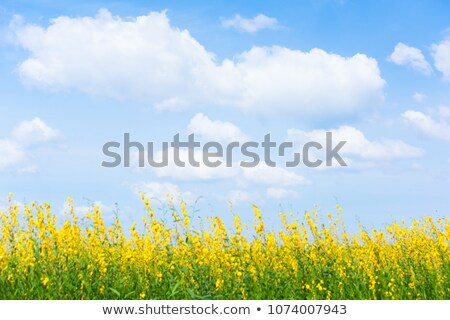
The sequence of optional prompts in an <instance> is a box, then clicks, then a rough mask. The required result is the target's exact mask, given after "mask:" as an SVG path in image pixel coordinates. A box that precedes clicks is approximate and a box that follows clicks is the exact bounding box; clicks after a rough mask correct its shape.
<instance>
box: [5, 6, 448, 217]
mask: <svg viewBox="0 0 450 320" xmlns="http://www.w3.org/2000/svg"><path fill="white" fill-rule="evenodd" d="M449 12H450V3H448V1H396V2H395V3H394V2H392V1H377V2H375V1H373V2H362V1H351V0H347V1H346V0H342V1H337V0H336V1H333V0H311V1H302V2H299V1H285V2H283V3H282V4H281V3H280V2H279V1H265V2H264V3H261V1H245V3H244V2H243V1H240V2H238V1H216V2H214V4H212V3H211V2H207V1H190V2H189V4H187V3H186V2H181V1H179V2H173V1H164V2H160V1H152V2H151V4H150V3H149V2H148V1H126V2H125V1H122V2H121V1H101V2H100V1H98V2H96V1H89V2H87V1H65V2H64V3H61V2H58V1H53V2H51V1H5V0H3V1H0V95H1V102H0V110H1V120H0V121H1V126H0V179H1V180H0V181H1V183H0V195H1V198H0V207H1V206H4V205H5V202H6V197H7V195H8V194H9V192H14V193H15V200H16V201H18V202H21V203H27V202H30V201H32V200H37V201H39V202H45V201H48V202H50V203H51V204H52V205H53V206H54V208H55V210H56V211H57V212H63V211H64V203H65V199H66V198H67V196H71V197H73V198H74V199H75V201H76V204H77V206H79V208H78V209H79V210H82V209H85V208H87V207H88V206H89V205H90V204H92V203H97V204H99V205H100V206H101V207H102V208H103V209H104V210H105V211H106V212H107V214H109V215H111V212H112V211H113V210H114V209H115V208H116V207H118V208H119V210H120V214H121V216H122V218H123V219H124V220H129V221H131V220H133V219H135V218H136V217H139V216H140V215H141V212H142V209H143V206H142V205H141V203H140V196H139V195H140V193H142V192H145V193H147V194H148V195H149V196H151V197H154V198H155V199H159V200H161V201H164V199H165V195H166V194H167V193H171V194H173V195H174V196H176V197H182V198H184V199H186V200H187V201H188V202H189V203H191V204H192V206H194V204H195V209H196V210H197V209H198V211H197V212H196V214H198V215H216V214H217V215H221V216H223V217H224V219H227V217H229V215H230V213H229V209H228V201H230V200H231V201H233V203H234V206H235V211H237V212H239V213H240V214H241V215H243V216H244V217H248V218H249V219H250V216H251V210H250V209H251V204H252V203H256V204H259V205H260V206H261V207H262V208H263V212H265V213H266V217H267V218H268V219H269V220H273V221H276V220H277V212H278V211H279V210H280V209H282V210H285V211H290V210H293V211H299V212H303V211H304V210H310V209H312V208H314V207H315V206H319V207H320V210H322V211H324V212H326V211H329V210H333V209H334V205H335V203H336V202H338V203H339V204H340V205H341V206H342V207H343V208H344V212H345V214H346V216H347V219H348V220H349V221H350V223H353V222H355V223H356V222H357V221H362V222H364V223H366V224H368V225H373V226H378V225H382V224H383V223H387V222H390V221H392V220H399V219H402V218H410V217H419V216H421V215H422V214H425V213H427V214H432V215H441V216H442V215H448V212H449V211H448V210H449V204H450V203H449V200H448V191H447V190H448V189H449V187H450V181H449V178H450V29H449V28H450V19H449V16H448V13H449ZM327 131H331V132H332V133H333V138H335V139H336V140H346V141H347V144H346V145H345V146H344V147H343V148H342V156H343V158H344V159H345V160H346V162H347V163H348V166H347V167H337V166H334V167H331V168H326V167H319V168H306V167H305V166H304V165H299V166H298V167H295V168H286V167H285V166H283V165H279V166H277V167H275V168H272V167H269V166H266V165H259V166H257V167H255V168H248V169H244V168H240V167H238V166H233V167H231V168H227V167H223V166H222V167H219V168H207V167H205V166H200V167H199V168H192V167H189V166H187V167H186V168H179V167H175V166H173V165H170V166H168V167H166V168H160V169H155V168H151V167H147V168H136V167H133V166H132V167H131V168H123V167H118V168H104V167H102V166H101V163H102V161H105V160H108V158H106V157H105V156H104V155H103V154H102V147H103V145H104V144H105V143H106V142H108V141H118V142H120V141H122V140H123V134H124V133H130V135H131V137H132V139H133V140H136V141H139V142H141V143H143V144H145V143H147V142H154V143H155V153H156V154H157V155H158V154H159V155H160V154H161V148H162V142H163V141H171V140H172V139H173V136H174V135H175V134H177V133H180V136H181V137H184V138H186V137H187V135H188V134H190V133H195V134H196V137H198V139H200V140H201V141H203V142H206V141H219V142H221V143H223V144H227V143H229V142H231V141H240V142H243V141H249V140H253V141H258V142H261V141H262V140H263V138H264V135H266V134H267V133H270V134H271V136H272V139H274V140H275V141H277V142H278V143H281V142H283V141H293V142H294V144H299V145H301V143H302V142H305V141H310V140H314V141H323V139H324V136H325V132H327ZM200 153H201V152H198V153H196V155H197V156H198V157H199V158H201V156H202V155H201V154H200ZM181 156H186V157H187V154H186V152H183V151H181ZM155 202H156V200H155ZM156 206H158V205H156ZM274 223H275V222H274Z"/></svg>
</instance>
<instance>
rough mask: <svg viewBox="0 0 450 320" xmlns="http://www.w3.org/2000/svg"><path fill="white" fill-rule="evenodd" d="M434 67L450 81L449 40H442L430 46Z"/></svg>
mask: <svg viewBox="0 0 450 320" xmlns="http://www.w3.org/2000/svg"><path fill="white" fill-rule="evenodd" d="M432 55H433V58H434V66H435V67H436V69H437V70H439V71H440V72H442V74H443V75H444V79H445V80H449V81H450V40H448V39H447V40H443V41H441V42H440V43H439V44H434V45H433V46H432Z"/></svg>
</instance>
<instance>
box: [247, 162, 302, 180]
mask: <svg viewBox="0 0 450 320" xmlns="http://www.w3.org/2000/svg"><path fill="white" fill-rule="evenodd" d="M242 177H243V178H244V179H246V180H247V181H249V182H253V183H257V184H262V185H268V186H280V185H281V186H293V185H299V184H308V183H310V182H309V181H308V180H307V179H306V178H304V177H303V176H301V175H299V174H297V173H295V172H292V171H289V170H287V169H284V168H280V167H269V166H268V165H266V164H262V163H261V164H259V165H258V166H256V167H253V168H242Z"/></svg>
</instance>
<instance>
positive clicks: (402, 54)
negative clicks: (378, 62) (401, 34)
mask: <svg viewBox="0 0 450 320" xmlns="http://www.w3.org/2000/svg"><path fill="white" fill-rule="evenodd" d="M390 60H391V61H392V62H394V63H395V64H398V65H401V66H408V67H411V68H413V69H414V70H417V71H419V72H421V73H423V74H430V73H431V71H432V68H431V66H430V64H429V63H428V62H427V60H426V59H425V57H424V55H423V53H422V51H420V50H419V49H417V48H414V47H410V46H408V45H406V44H403V43H401V42H399V43H398V44H397V45H396V46H395V48H394V52H392V54H391V56H390Z"/></svg>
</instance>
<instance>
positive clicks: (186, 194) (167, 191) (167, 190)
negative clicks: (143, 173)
mask: <svg viewBox="0 0 450 320" xmlns="http://www.w3.org/2000/svg"><path fill="white" fill-rule="evenodd" d="M131 189H132V191H133V193H134V194H136V195H138V196H140V195H141V194H142V193H145V195H146V196H147V197H150V198H156V199H158V200H161V201H164V200H167V195H169V196H173V197H179V198H181V199H183V200H185V201H188V202H190V201H194V200H195V198H196V196H195V195H194V194H193V193H192V192H190V191H181V190H180V187H179V186H178V185H176V184H173V183H168V182H162V183H160V182H139V183H136V184H134V185H132V187H131Z"/></svg>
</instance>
